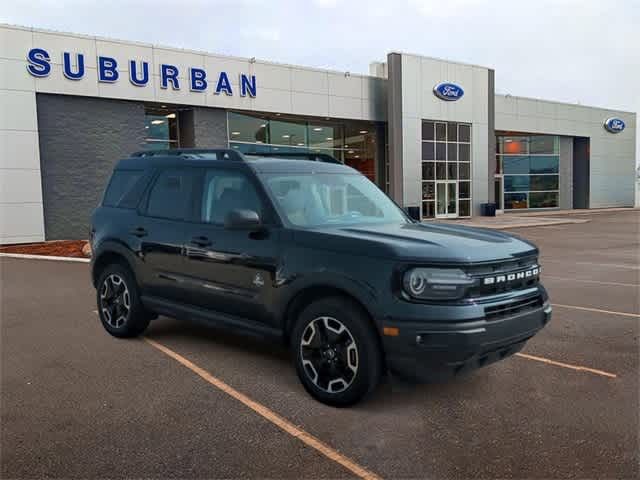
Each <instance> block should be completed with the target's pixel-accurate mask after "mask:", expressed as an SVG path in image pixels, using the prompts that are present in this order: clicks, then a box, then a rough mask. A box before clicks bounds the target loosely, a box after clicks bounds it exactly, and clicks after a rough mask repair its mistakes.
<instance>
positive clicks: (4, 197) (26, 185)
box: [0, 168, 42, 205]
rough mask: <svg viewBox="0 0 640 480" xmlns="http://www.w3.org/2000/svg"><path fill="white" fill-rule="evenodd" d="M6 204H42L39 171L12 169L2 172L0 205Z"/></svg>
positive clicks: (0, 177) (0, 178)
mask: <svg viewBox="0 0 640 480" xmlns="http://www.w3.org/2000/svg"><path fill="white" fill-rule="evenodd" d="M8 203H42V189H41V187H40V170H39V169H30V170H27V169H24V168H13V169H4V170H2V176H0V205H6V204H8Z"/></svg>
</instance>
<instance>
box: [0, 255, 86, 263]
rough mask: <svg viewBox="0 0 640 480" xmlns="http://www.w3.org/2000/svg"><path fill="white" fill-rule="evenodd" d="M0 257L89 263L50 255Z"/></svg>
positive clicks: (80, 259) (75, 258) (78, 259)
mask: <svg viewBox="0 0 640 480" xmlns="http://www.w3.org/2000/svg"><path fill="white" fill-rule="evenodd" d="M0 257H5V258H22V259H25V260H55V261H56V262H79V263H89V262H90V261H91V259H89V258H79V257H53V256H51V255H29V254H26V253H0Z"/></svg>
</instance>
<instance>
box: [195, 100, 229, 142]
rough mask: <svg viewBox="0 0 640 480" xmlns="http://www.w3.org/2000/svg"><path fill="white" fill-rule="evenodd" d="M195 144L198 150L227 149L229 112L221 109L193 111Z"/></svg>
mask: <svg viewBox="0 0 640 480" xmlns="http://www.w3.org/2000/svg"><path fill="white" fill-rule="evenodd" d="M193 117H194V118H193V128H194V143H195V145H194V146H195V147H197V148H227V147H228V146H229V142H228V138H229V137H228V135H227V111H226V110H223V109H219V108H198V107H196V108H194V109H193Z"/></svg>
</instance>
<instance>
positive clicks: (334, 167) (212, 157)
mask: <svg viewBox="0 0 640 480" xmlns="http://www.w3.org/2000/svg"><path fill="white" fill-rule="evenodd" d="M292 160H295V161H292ZM221 162H223V163H224V164H226V165H231V164H234V165H236V166H237V165H238V164H242V165H245V166H248V167H249V168H251V169H252V170H254V171H257V172H261V173H266V172H272V173H276V172H277V173H285V172H286V173H305V172H311V171H312V172H317V173H356V172H357V171H356V170H354V169H352V168H351V167H348V166H346V165H344V164H343V163H341V162H340V161H338V160H336V159H335V158H333V157H332V156H330V155H327V154H324V153H315V152H299V153H298V152H295V153H294V152H283V153H276V152H265V153H251V154H246V155H245V154H242V153H240V152H238V151H237V150H233V149H225V148H218V149H204V148H176V149H169V150H143V151H139V152H134V153H132V154H131V155H130V156H129V158H125V159H122V160H120V161H119V162H118V164H117V165H116V169H136V170H137V169H141V168H149V167H158V166H163V167H167V166H184V165H189V166H196V165H197V166H202V165H220V164H221Z"/></svg>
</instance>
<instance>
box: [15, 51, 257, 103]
mask: <svg viewBox="0 0 640 480" xmlns="http://www.w3.org/2000/svg"><path fill="white" fill-rule="evenodd" d="M27 61H28V65H27V71H28V72H29V73H30V74H31V75H33V76H34V77H40V78H42V77H48V76H49V74H50V73H51V68H53V65H52V64H51V57H50V56H49V52H47V51H46V50H45V49H43V48H32V49H31V50H29V53H28V54H27ZM127 62H128V68H127V69H126V70H128V72H127V73H124V70H123V69H122V67H121V65H120V64H119V63H118V60H116V59H115V58H111V57H105V56H98V58H97V75H98V82H101V83H115V82H118V81H119V80H120V76H121V73H123V74H126V75H127V76H128V77H129V81H130V82H131V83H132V84H133V85H135V86H136V87H146V86H147V85H148V83H149V79H150V78H151V72H150V71H149V62H145V61H138V60H128V61H127ZM125 64H126V63H125ZM62 73H63V74H64V76H65V77H66V78H68V79H69V80H73V81H79V80H82V78H83V77H84V76H85V61H84V54H83V53H74V54H72V53H70V52H63V54H62ZM158 74H159V75H160V88H163V89H171V90H180V89H181V88H182V87H183V86H184V85H182V83H183V81H184V82H186V83H188V87H189V90H191V91H192V92H205V91H207V90H208V89H211V90H213V93H214V94H216V95H219V94H221V93H224V94H226V95H233V94H234V91H233V89H234V87H233V86H232V85H231V81H230V80H229V75H228V74H227V72H224V71H223V72H219V73H217V75H216V76H214V77H209V76H207V72H206V70H204V69H202V68H197V67H191V68H189V69H188V72H187V74H186V75H182V77H184V78H182V77H181V72H180V71H179V69H178V67H176V66H175V65H170V64H166V63H161V64H160V65H158ZM210 85H211V87H210ZM238 85H239V87H238V88H239V93H240V96H241V97H246V96H247V95H249V96H250V97H255V96H256V90H257V89H256V77H255V75H246V74H244V73H240V74H239V78H238Z"/></svg>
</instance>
